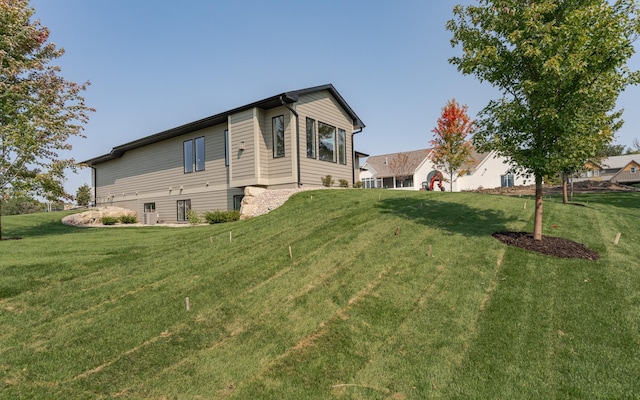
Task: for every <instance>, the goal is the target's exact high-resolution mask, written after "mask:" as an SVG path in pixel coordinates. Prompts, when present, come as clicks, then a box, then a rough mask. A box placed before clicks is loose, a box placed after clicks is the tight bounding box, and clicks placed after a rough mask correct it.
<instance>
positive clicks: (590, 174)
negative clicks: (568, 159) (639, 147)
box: [574, 154, 640, 185]
mask: <svg viewBox="0 0 640 400" xmlns="http://www.w3.org/2000/svg"><path fill="white" fill-rule="evenodd" d="M584 180H596V181H610V182H614V183H619V184H627V185H630V184H633V183H640V154H627V155H624V156H613V157H608V158H605V159H603V160H602V161H600V162H594V161H588V162H587V163H586V164H585V168H584V169H583V171H581V172H580V173H579V174H578V175H576V177H575V178H574V181H575V182H579V181H584Z"/></svg>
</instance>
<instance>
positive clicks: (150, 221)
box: [143, 213, 158, 225]
mask: <svg viewBox="0 0 640 400" xmlns="http://www.w3.org/2000/svg"><path fill="white" fill-rule="evenodd" d="M143 223H144V224H145V225H155V224H157V223H158V214H156V213H144V217H143Z"/></svg>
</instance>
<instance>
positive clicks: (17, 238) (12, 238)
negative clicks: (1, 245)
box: [0, 237, 22, 240]
mask: <svg viewBox="0 0 640 400" xmlns="http://www.w3.org/2000/svg"><path fill="white" fill-rule="evenodd" d="M20 239H22V238H21V237H10V238H2V239H0V240H20Z"/></svg>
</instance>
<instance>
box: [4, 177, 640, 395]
mask: <svg viewBox="0 0 640 400" xmlns="http://www.w3.org/2000/svg"><path fill="white" fill-rule="evenodd" d="M311 196H313V199H312V198H311ZM636 200H637V197H636ZM526 201H531V200H527V199H524V198H513V199H508V198H504V197H499V196H486V195H485V196H483V195H477V194H449V193H401V192H393V191H374V190H360V191H351V190H349V191H341V190H340V191H326V190H325V191H320V192H313V193H312V192H305V193H301V194H299V195H297V196H294V197H293V198H292V199H291V200H290V202H288V203H287V204H286V205H285V206H283V207H282V208H279V209H277V210H274V211H272V212H271V213H270V214H269V215H267V216H263V217H259V218H256V219H253V220H250V221H243V222H238V223H233V224H224V225H222V226H210V227H196V228H188V229H175V230H166V229H150V230H146V229H143V230H140V231H137V232H138V233H133V232H135V231H129V230H127V229H113V230H111V229H92V230H84V231H82V234H77V233H75V232H77V231H74V230H71V231H66V230H64V231H63V230H60V229H58V228H53V227H52V225H51V224H46V223H45V224H44V225H45V226H49V228H50V229H52V232H58V233H56V234H55V235H53V236H47V235H46V234H45V233H43V232H38V234H37V236H34V237H33V238H28V239H27V238H25V239H24V240H23V241H18V242H23V243H22V244H20V247H21V250H20V252H17V254H22V255H24V254H27V253H26V250H25V248H23V247H26V246H24V245H25V244H27V243H28V242H27V240H29V241H30V243H28V244H29V245H30V247H31V248H32V250H31V252H32V253H33V255H34V257H33V258H32V259H31V260H29V263H30V264H29V265H30V267H29V268H30V271H31V274H30V276H29V277H28V278H26V279H25V280H22V281H21V279H22V277H21V275H20V268H19V267H18V268H15V267H14V268H10V269H5V272H6V271H9V272H10V276H11V279H13V280H14V282H17V283H19V284H22V283H24V284H25V285H26V286H24V287H28V286H29V285H31V289H29V290H30V291H29V292H27V291H23V292H16V294H15V295H14V296H12V297H9V298H7V299H5V300H2V302H1V303H0V305H2V307H0V313H2V317H3V324H4V322H5V321H9V325H10V327H9V329H10V330H11V332H12V333H11V334H10V335H6V334H5V335H2V336H0V340H1V341H2V342H1V343H0V349H2V350H0V354H1V355H2V361H0V364H1V365H2V366H1V368H2V371H3V374H4V376H3V381H2V382H0V385H2V386H1V387H2V392H3V396H4V395H5V394H6V396H9V397H14V398H19V397H20V396H23V397H25V396H26V397H28V398H110V397H123V398H140V399H144V398H162V397H166V398H170V397H178V398H268V397H273V398H283V399H285V398H296V399H299V398H323V399H324V398H367V399H369V398H437V397H440V398H456V397H459V398H469V397H472V398H487V397H491V398H495V397H496V396H497V397H508V396H515V397H516V398H517V397H520V398H522V397H527V398H531V397H538V396H541V395H543V397H545V396H546V397H572V396H576V397H585V394H595V395H593V396H587V397H596V398H597V397H606V396H604V394H605V393H606V392H607V390H609V391H610V392H611V393H615V394H616V395H617V396H618V397H621V398H624V397H629V396H628V395H629V393H633V392H634V390H636V389H637V384H635V383H634V382H633V381H631V380H630V379H628V378H627V376H628V374H627V372H628V371H634V370H638V369H639V365H638V361H636V360H637V359H638V358H639V357H637V356H638V354H637V348H638V346H637V344H638V331H637V322H635V321H634V319H633V316H634V315H638V302H637V296H638V295H637V290H636V289H634V286H635V287H637V283H640V282H638V281H637V279H638V278H637V275H634V267H633V266H630V264H631V262H630V261H631V260H634V259H632V258H629V256H628V255H627V252H628V251H632V248H633V243H634V242H633V241H634V240H635V241H637V240H638V233H635V232H637V229H636V230H635V231H634V230H631V233H630V234H628V235H626V234H625V236H623V238H625V239H626V240H628V241H626V242H625V241H623V242H621V243H620V244H619V246H618V247H614V246H613V245H612V244H608V243H607V244H604V243H602V239H601V238H600V237H598V234H601V235H602V237H605V236H608V235H609V234H610V233H609V231H613V232H614V233H615V231H616V230H618V229H619V226H624V223H629V227H630V228H633V227H634V226H636V227H637V225H634V222H628V219H627V218H626V216H619V215H620V214H617V213H616V212H617V211H616V210H617V209H618V208H620V207H616V208H615V209H614V211H613V212H612V215H607V214H606V213H603V212H602V210H601V209H600V208H602V207H604V208H606V207H607V204H606V201H609V200H608V199H604V200H600V201H601V203H599V207H598V208H597V209H596V208H595V207H586V208H585V207H575V206H562V205H560V204H558V205H551V206H547V205H545V212H546V213H547V214H545V216H548V217H549V219H548V221H547V222H546V224H547V225H545V234H557V235H560V236H564V237H569V238H571V239H574V238H579V240H578V241H584V242H585V243H587V245H588V246H590V247H592V248H593V247H594V246H595V247H597V246H601V248H602V249H603V250H605V252H604V257H603V259H602V260H601V261H599V262H597V263H593V262H590V261H575V260H574V261H567V260H558V259H553V258H549V257H544V256H540V255H535V254H530V253H527V252H524V251H522V250H519V249H512V248H506V247H505V246H504V245H502V244H501V243H499V242H498V241H496V240H494V239H493V238H491V237H490V236H489V235H490V234H491V233H493V231H495V230H502V229H513V230H524V229H528V228H527V227H530V226H531V224H532V223H531V215H532V209H533V207H532V205H533V204H532V202H531V203H529V204H528V205H527V207H526V208H525V207H524V206H523V204H525V202H526ZM625 204H632V201H626V203H625ZM630 212H631V213H633V212H635V211H630ZM551 225H556V227H552V226H551ZM398 227H399V228H400V229H399V235H395V234H394V233H395V232H396V229H397V228H398ZM576 227H580V229H577V228H576ZM21 229H22V230H23V231H25V232H27V231H32V232H33V231H35V230H33V229H32V230H30V228H28V227H23V228H21ZM229 230H232V231H233V241H232V242H229V236H228V233H229ZM142 232H147V233H144V234H143V233H142ZM60 233H61V234H60ZM581 235H583V236H581ZM211 238H213V240H211ZM68 239H71V241H68ZM574 240H575V239H574ZM610 240H612V238H611V239H610ZM636 243H637V242H636ZM5 244H9V246H5V247H10V246H13V245H14V244H12V243H9V242H5V243H2V245H3V246H4V245H5ZM45 246H48V247H46V248H45ZM52 246H58V247H62V248H61V249H56V250H55V251H49V250H50V249H51V247H52ZM92 246H93V248H92ZM288 246H291V247H292V250H293V255H294V256H293V259H291V258H289V252H288ZM429 246H431V250H432V257H431V258H428V257H427V251H428V249H429ZM80 248H85V249H86V248H88V249H91V250H90V254H91V256H90V257H89V256H87V255H86V254H84V255H83V256H82V260H80V261H78V259H74V258H73V254H74V252H76V253H77V252H78V250H79V249H80ZM144 249H148V251H147V250H144ZM127 250H131V251H130V252H127ZM163 250H167V251H164V252H163ZM11 253H12V254H15V253H13V252H11ZM121 253H122V254H121ZM501 253H504V257H503V258H502V260H503V263H502V267H501V268H500V269H497V268H496V262H497V260H498V259H499V255H500V254H501ZM6 254H7V253H4V252H3V254H2V257H3V259H2V261H4V260H5V259H7V257H6V256H5V255H6ZM157 254H161V255H162V256H161V257H158V256H157ZM9 257H13V256H9ZM18 258H19V259H16V258H15V257H14V258H9V260H10V261H16V262H15V263H14V266H22V265H26V263H25V261H24V260H23V259H22V258H20V257H18ZM65 258H68V259H67V260H65ZM48 259H50V260H52V263H49V264H47V260H48ZM624 260H626V261H627V262H626V265H622V264H623V263H622V262H623V261H624ZM618 261H620V266H618V265H617V264H618ZM109 263H112V264H113V265H112V268H109ZM614 264H616V265H614ZM4 265H5V264H4V263H2V262H0V270H2V269H3V268H4ZM52 265H55V267H53V268H52V267H51V266H52ZM98 267H99V269H97V268H98ZM97 273H102V276H103V279H102V280H101V279H100V275H96V274H97ZM585 274H586V275H588V276H587V278H588V279H589V280H588V282H584V279H585V278H582V275H585ZM27 275H29V274H27ZM591 277H594V278H591ZM34 278H37V279H38V280H36V279H34ZM594 281H595V282H596V284H593V283H594ZM585 284H593V285H592V286H588V287H586V286H584V285H585ZM64 288H67V289H69V291H67V292H65V290H64ZM141 288H143V289H141ZM616 291H617V292H619V293H616ZM20 293H22V294H20ZM51 295H56V296H58V297H60V298H59V299H58V298H56V299H51V300H47V298H48V297H50V296H51ZM186 296H189V297H190V298H191V300H192V307H193V308H192V311H191V312H189V313H187V312H186V311H185V310H184V297H186ZM33 297H36V298H37V301H36V302H33V303H28V302H29V301H30V300H31V298H33ZM592 297H594V298H596V299H600V298H602V300H601V301H598V302H595V303H594V300H593V299H592ZM69 299H73V300H74V301H75V302H76V303H75V304H77V305H70V307H69V309H68V310H65V309H64V302H65V300H69ZM111 299H113V301H111ZM103 303H104V304H103ZM10 304H11V305H14V306H16V307H15V308H14V309H13V310H7V309H6V306H8V305H9V307H12V306H10ZM25 304H28V305H29V308H26V306H25ZM594 304H595V305H594ZM20 307H22V308H20ZM594 307H595V309H594ZM503 314H506V315H503ZM584 315H587V316H589V317H591V318H584ZM5 316H9V317H10V318H9V319H5V318H4V317H5ZM24 317H28V318H24ZM136 318H137V319H139V321H137V320H136ZM56 320H59V321H60V324H58V325H56V323H55V322H54V321H56ZM620 321H622V322H620ZM636 321H637V320H636ZM38 322H43V323H44V324H45V325H47V326H46V328H47V329H49V330H55V331H56V336H57V337H54V338H47V337H43V336H42V334H45V332H44V329H41V330H39V328H38ZM596 322H597V324H596ZM85 325H86V326H85ZM16 326H17V327H18V328H15V327H16ZM25 327H28V328H29V329H31V328H33V329H34V330H35V334H34V335H32V336H29V335H26V336H27V340H21V337H20V335H19V334H17V332H19V331H20V330H21V329H23V330H24V328H25ZM599 327H602V329H598V328H599ZM634 329H635V330H634ZM613 330H617V331H616V334H615V335H609V333H610V332H612V331H613ZM585 332H586V333H585ZM82 333H84V334H86V335H85V336H83V335H82ZM587 333H588V334H587ZM76 336H77V337H76ZM47 340H48V341H47ZM505 343H506V344H508V345H507V346H501V345H503V344H505ZM52 344H53V345H52ZM590 346H593V349H595V351H591V352H589V351H583V350H584V349H589V348H590ZM631 349H632V350H631ZM630 350H631V351H630ZM29 351H31V353H29ZM623 351H626V353H625V354H622V352H623ZM576 354H577V355H576ZM5 356H6V357H5ZM612 360H617V361H618V364H616V365H612ZM31 363H33V364H31ZM65 364H68V365H65ZM23 366H26V367H27V368H26V369H25V368H22V367H23ZM56 368H58V369H59V370H60V371H55V369H56ZM492 368H494V369H495V371H497V372H496V373H495V375H492V374H493V373H494V369H492ZM574 374H576V375H577V378H576V376H574ZM625 374H626V375H625ZM530 378H531V379H530ZM608 378H610V379H609V381H608V382H605V383H601V380H602V379H608ZM501 379H502V381H501ZM541 381H546V384H545V385H542V386H539V385H538V383H540V382H541ZM592 382H598V384H600V385H602V388H601V389H598V390H594V387H593V383H592ZM0 397H2V396H0Z"/></svg>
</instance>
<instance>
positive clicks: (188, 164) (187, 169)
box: [182, 139, 193, 174]
mask: <svg viewBox="0 0 640 400" xmlns="http://www.w3.org/2000/svg"><path fill="white" fill-rule="evenodd" d="M187 145H188V146H189V150H188V151H187ZM187 153H188V154H187ZM182 166H183V167H184V173H185V174H190V173H192V172H193V139H189V140H185V141H184V142H182Z"/></svg>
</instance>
